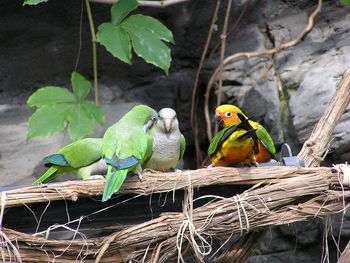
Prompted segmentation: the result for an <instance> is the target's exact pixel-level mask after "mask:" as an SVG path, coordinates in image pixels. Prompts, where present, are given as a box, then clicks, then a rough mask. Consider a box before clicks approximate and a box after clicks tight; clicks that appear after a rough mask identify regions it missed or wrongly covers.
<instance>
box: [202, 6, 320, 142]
mask: <svg viewBox="0 0 350 263" xmlns="http://www.w3.org/2000/svg"><path fill="white" fill-rule="evenodd" d="M321 7H322V0H318V4H317V7H316V9H315V10H314V11H313V12H312V13H311V15H310V16H309V19H308V24H307V25H306V27H305V28H304V29H303V30H302V31H300V32H299V34H298V35H297V37H296V38H295V39H293V40H292V41H289V42H287V43H283V44H281V45H280V46H278V47H275V48H272V49H268V50H263V51H256V52H240V53H236V54H234V55H232V56H229V57H227V58H226V59H225V60H224V63H223V65H222V66H218V67H217V68H216V69H215V71H214V73H213V74H212V75H211V77H210V79H209V81H208V84H207V89H206V92H205V97H204V99H205V102H204V105H208V104H209V96H210V91H211V88H212V86H213V83H214V81H215V80H216V79H217V75H218V73H219V71H220V70H221V68H222V67H224V66H225V65H226V64H227V63H228V62H231V61H232V60H235V59H237V58H240V57H248V58H250V57H256V56H261V55H272V54H276V53H279V52H281V51H282V50H284V49H287V48H290V47H292V46H295V45H296V44H297V43H298V42H300V41H301V39H302V38H303V37H304V36H305V35H306V34H307V33H308V32H309V31H310V30H311V29H312V27H313V25H314V19H315V17H316V15H317V14H318V13H319V12H320V11H321ZM204 115H205V120H206V126H207V135H208V139H209V140H211V139H212V137H211V136H210V135H211V123H210V116H209V109H208V108H206V109H205V110H204Z"/></svg>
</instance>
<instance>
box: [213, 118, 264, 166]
mask: <svg viewBox="0 0 350 263" xmlns="http://www.w3.org/2000/svg"><path fill="white" fill-rule="evenodd" d="M237 117H238V118H239V119H240V122H239V123H238V124H235V125H231V126H228V127H226V128H224V129H222V130H221V131H219V132H218V133H217V134H216V135H215V136H214V138H213V140H212V142H211V143H210V145H209V148H208V155H209V156H210V160H211V165H209V167H214V166H242V165H255V166H258V164H257V162H256V156H257V154H258V153H259V149H258V144H259V142H258V141H259V140H258V137H257V135H256V130H255V129H254V128H253V127H252V126H251V125H250V123H249V120H248V119H247V118H246V117H245V116H244V115H243V114H240V113H237Z"/></svg>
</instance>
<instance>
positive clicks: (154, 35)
mask: <svg viewBox="0 0 350 263" xmlns="http://www.w3.org/2000/svg"><path fill="white" fill-rule="evenodd" d="M138 5H139V4H138V2H137V1H136V0H119V1H118V2H116V3H114V4H113V6H112V9H111V17H112V18H111V22H108V23H103V24H101V25H100V26H99V27H98V32H97V34H96V36H97V40H98V41H99V42H100V43H101V44H102V45H104V46H105V47H106V49H107V50H108V51H109V52H110V53H111V54H112V55H113V56H114V57H117V58H119V59H120V60H122V61H124V62H125V63H128V64H131V57H132V54H131V48H133V50H134V51H135V53H136V54H137V55H138V56H140V57H142V58H143V59H144V60H145V61H146V62H148V63H151V64H153V65H155V66H157V67H159V68H161V69H163V70H164V71H165V73H166V74H168V72H169V67H170V62H171V55H170V48H169V47H168V46H167V45H166V44H165V43H164V42H163V41H165V42H170V43H174V40H173V35H172V33H171V31H170V30H169V29H168V28H167V27H166V26H164V25H163V24H162V23H161V22H159V21H158V20H156V19H154V18H153V17H150V16H144V15H140V14H137V15H130V16H129V17H126V16H127V15H128V14H129V13H130V12H131V11H132V10H134V9H135V8H137V7H138Z"/></svg>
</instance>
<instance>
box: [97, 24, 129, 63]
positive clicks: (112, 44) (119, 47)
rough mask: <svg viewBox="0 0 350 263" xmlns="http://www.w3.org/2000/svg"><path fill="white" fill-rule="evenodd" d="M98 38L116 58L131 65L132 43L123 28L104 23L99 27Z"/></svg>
mask: <svg viewBox="0 0 350 263" xmlns="http://www.w3.org/2000/svg"><path fill="white" fill-rule="evenodd" d="M96 37H97V40H98V41H99V42H100V43H101V44H102V45H104V46H105V48H106V49H107V50H108V51H109V52H111V53H112V55H113V56H114V57H117V58H119V59H120V60H121V61H124V62H125V63H128V64H131V43H130V39H129V36H128V35H127V34H126V33H125V31H124V30H123V29H122V28H120V27H118V26H114V25H113V24H111V23H103V24H102V25H100V26H99V27H98V32H97V35H96Z"/></svg>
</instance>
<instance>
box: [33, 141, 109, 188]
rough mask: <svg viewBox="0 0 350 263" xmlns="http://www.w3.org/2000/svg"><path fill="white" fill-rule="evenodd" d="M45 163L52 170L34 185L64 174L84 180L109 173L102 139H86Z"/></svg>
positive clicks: (51, 156)
mask: <svg viewBox="0 0 350 263" xmlns="http://www.w3.org/2000/svg"><path fill="white" fill-rule="evenodd" d="M44 161H45V162H47V164H48V165H50V168H49V169H48V170H47V171H46V172H45V173H44V174H43V175H42V176H41V177H40V178H39V179H38V180H36V181H35V182H34V183H33V185H37V184H40V183H46V182H49V181H51V180H53V179H55V178H57V177H59V176H60V175H62V174H65V173H74V174H76V175H77V176H79V177H81V178H82V179H89V178H90V176H91V175H102V174H106V172H107V165H106V164H105V162H104V161H103V160H102V139H101V138H84V139H80V140H77V141H75V142H73V143H71V144H68V145H67V146H65V147H63V148H62V149H61V150H59V151H58V152H57V153H56V154H53V155H50V156H47V157H45V158H44Z"/></svg>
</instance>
